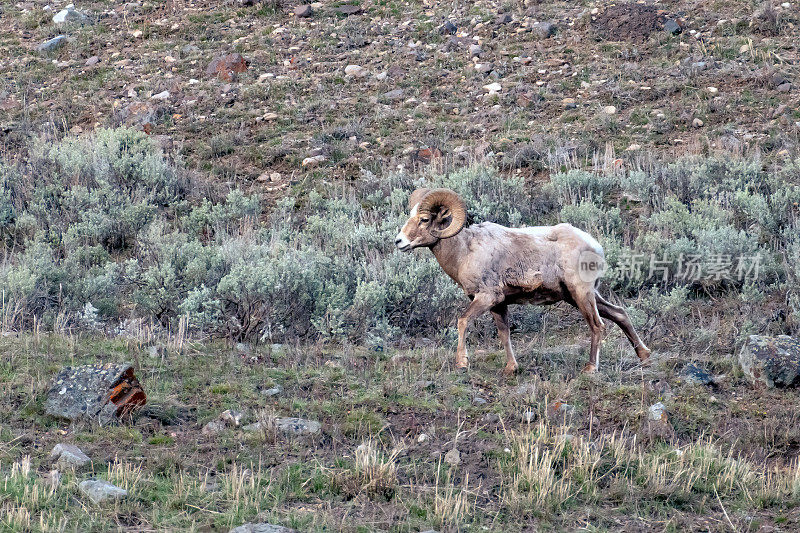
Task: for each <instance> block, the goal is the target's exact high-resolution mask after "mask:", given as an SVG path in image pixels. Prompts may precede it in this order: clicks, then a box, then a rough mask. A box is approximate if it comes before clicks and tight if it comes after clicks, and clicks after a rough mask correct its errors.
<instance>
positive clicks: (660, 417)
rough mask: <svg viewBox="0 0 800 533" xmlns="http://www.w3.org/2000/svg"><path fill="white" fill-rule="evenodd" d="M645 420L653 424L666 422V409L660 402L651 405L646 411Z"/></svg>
mask: <svg viewBox="0 0 800 533" xmlns="http://www.w3.org/2000/svg"><path fill="white" fill-rule="evenodd" d="M647 419H648V420H652V421H654V422H666V421H667V408H666V407H665V406H664V404H663V403H661V402H658V403H656V404H653V405H651V406H650V408H649V409H647Z"/></svg>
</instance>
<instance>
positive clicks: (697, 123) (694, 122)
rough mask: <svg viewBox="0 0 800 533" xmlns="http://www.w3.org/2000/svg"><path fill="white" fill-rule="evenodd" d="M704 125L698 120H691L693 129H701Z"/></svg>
mask: <svg viewBox="0 0 800 533" xmlns="http://www.w3.org/2000/svg"><path fill="white" fill-rule="evenodd" d="M704 124H705V123H704V122H703V121H702V120H700V119H699V118H695V119H694V120H692V127H694V128H702V127H703V125H704Z"/></svg>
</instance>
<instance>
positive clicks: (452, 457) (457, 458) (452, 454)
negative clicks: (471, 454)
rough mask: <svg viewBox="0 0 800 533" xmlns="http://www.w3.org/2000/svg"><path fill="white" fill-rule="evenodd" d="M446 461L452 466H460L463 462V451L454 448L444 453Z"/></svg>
mask: <svg viewBox="0 0 800 533" xmlns="http://www.w3.org/2000/svg"><path fill="white" fill-rule="evenodd" d="M444 462H445V463H447V464H449V465H450V466H458V465H460V464H461V452H459V451H458V450H457V449H455V448H453V449H452V450H450V451H449V452H447V453H446V454H444Z"/></svg>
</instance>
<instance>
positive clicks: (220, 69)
mask: <svg viewBox="0 0 800 533" xmlns="http://www.w3.org/2000/svg"><path fill="white" fill-rule="evenodd" d="M247 68H248V65H247V61H246V60H245V59H244V58H243V57H242V55H241V54H227V55H222V56H217V57H216V58H214V60H213V61H211V63H209V65H208V67H206V74H207V75H209V76H216V77H217V78H219V79H220V80H222V81H228V82H232V81H236V78H237V75H238V74H239V73H241V72H245V71H246V70H247Z"/></svg>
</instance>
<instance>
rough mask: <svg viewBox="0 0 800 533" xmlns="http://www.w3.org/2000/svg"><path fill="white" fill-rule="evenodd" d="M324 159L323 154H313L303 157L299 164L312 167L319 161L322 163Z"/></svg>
mask: <svg viewBox="0 0 800 533" xmlns="http://www.w3.org/2000/svg"><path fill="white" fill-rule="evenodd" d="M324 161H325V156H324V155H315V156H311V157H306V158H305V159H303V162H302V163H301V165H302V166H304V167H306V168H314V167H315V166H317V165H319V164H320V163H323V162H324Z"/></svg>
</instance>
